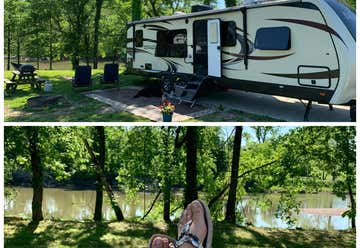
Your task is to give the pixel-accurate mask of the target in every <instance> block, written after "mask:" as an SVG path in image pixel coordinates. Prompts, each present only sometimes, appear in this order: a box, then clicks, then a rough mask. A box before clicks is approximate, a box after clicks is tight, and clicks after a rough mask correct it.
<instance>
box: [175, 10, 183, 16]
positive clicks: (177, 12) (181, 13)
mask: <svg viewBox="0 0 360 248" xmlns="http://www.w3.org/2000/svg"><path fill="white" fill-rule="evenodd" d="M185 14H186V13H184V12H182V11H176V12H175V13H174V15H185Z"/></svg>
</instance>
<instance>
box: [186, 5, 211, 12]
mask: <svg viewBox="0 0 360 248" xmlns="http://www.w3.org/2000/svg"><path fill="white" fill-rule="evenodd" d="M212 9H213V8H211V7H210V6H209V5H203V4H196V5H193V6H191V13H194V12H200V11H207V10H212Z"/></svg>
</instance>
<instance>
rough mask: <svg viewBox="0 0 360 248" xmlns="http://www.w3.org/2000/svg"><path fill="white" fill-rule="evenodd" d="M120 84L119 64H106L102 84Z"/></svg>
mask: <svg viewBox="0 0 360 248" xmlns="http://www.w3.org/2000/svg"><path fill="white" fill-rule="evenodd" d="M118 82H119V64H105V67H104V75H103V77H102V78H101V83H103V84H108V83H118Z"/></svg>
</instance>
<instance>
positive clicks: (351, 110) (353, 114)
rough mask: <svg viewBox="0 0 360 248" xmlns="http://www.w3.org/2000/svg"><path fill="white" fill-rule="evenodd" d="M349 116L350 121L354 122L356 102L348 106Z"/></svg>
mask: <svg viewBox="0 0 360 248" xmlns="http://www.w3.org/2000/svg"><path fill="white" fill-rule="evenodd" d="M350 118H351V121H352V122H356V104H354V105H351V106H350Z"/></svg>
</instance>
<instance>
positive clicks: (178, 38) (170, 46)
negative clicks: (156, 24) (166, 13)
mask: <svg viewBox="0 0 360 248" xmlns="http://www.w3.org/2000/svg"><path fill="white" fill-rule="evenodd" d="M156 39H157V45H156V50H155V56H157V57H173V58H186V57H187V40H186V39H187V37H186V29H179V30H159V31H158V32H157V37H156Z"/></svg>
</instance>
